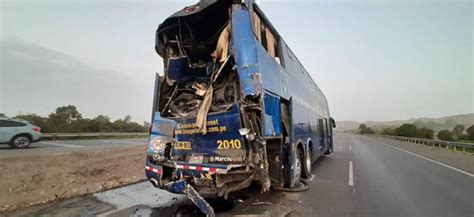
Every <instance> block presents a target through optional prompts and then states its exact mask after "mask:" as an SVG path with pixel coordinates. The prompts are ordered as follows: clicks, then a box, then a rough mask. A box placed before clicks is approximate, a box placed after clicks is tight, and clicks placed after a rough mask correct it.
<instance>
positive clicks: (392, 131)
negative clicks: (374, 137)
mask: <svg viewBox="0 0 474 217" xmlns="http://www.w3.org/2000/svg"><path fill="white" fill-rule="evenodd" d="M380 134H382V135H390V136H394V135H395V129H393V128H383V129H382V131H381V132H380Z"/></svg>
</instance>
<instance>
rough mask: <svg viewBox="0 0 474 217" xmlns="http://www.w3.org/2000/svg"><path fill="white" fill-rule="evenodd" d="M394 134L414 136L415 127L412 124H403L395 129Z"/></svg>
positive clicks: (415, 133)
mask: <svg viewBox="0 0 474 217" xmlns="http://www.w3.org/2000/svg"><path fill="white" fill-rule="evenodd" d="M395 135H397V136H404V137H416V135H417V128H416V126H415V125H414V124H403V125H402V126H400V127H398V128H396V129H395Z"/></svg>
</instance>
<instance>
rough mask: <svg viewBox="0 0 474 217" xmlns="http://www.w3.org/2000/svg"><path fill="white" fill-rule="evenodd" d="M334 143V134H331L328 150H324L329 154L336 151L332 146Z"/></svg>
mask: <svg viewBox="0 0 474 217" xmlns="http://www.w3.org/2000/svg"><path fill="white" fill-rule="evenodd" d="M332 144H333V142H332V136H331V137H329V145H328V149H327V150H326V152H324V154H325V155H329V154H331V153H333V152H334V149H333V147H332Z"/></svg>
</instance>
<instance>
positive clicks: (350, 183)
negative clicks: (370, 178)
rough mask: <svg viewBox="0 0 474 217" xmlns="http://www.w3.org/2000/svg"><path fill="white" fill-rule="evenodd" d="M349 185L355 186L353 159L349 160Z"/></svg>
mask: <svg viewBox="0 0 474 217" xmlns="http://www.w3.org/2000/svg"><path fill="white" fill-rule="evenodd" d="M348 185H349V186H354V172H353V168H352V161H349V183H348Z"/></svg>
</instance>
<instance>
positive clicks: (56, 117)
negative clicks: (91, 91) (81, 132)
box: [48, 105, 82, 133]
mask: <svg viewBox="0 0 474 217" xmlns="http://www.w3.org/2000/svg"><path fill="white" fill-rule="evenodd" d="M48 117H49V120H48V124H49V126H50V127H51V130H52V131H53V132H58V133H65V132H68V133H71V129H69V127H70V124H71V122H72V121H75V120H79V119H81V118H82V115H81V113H79V111H77V109H76V106H73V105H68V106H61V107H58V108H57V109H56V112H55V113H51V114H49V116H48Z"/></svg>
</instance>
